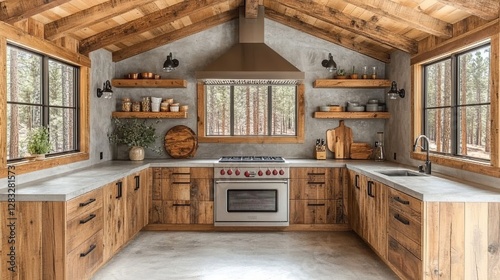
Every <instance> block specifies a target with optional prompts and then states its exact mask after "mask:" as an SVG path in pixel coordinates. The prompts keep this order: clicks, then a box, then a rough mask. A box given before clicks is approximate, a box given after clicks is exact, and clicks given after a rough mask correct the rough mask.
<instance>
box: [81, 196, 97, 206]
mask: <svg viewBox="0 0 500 280" xmlns="http://www.w3.org/2000/svg"><path fill="white" fill-rule="evenodd" d="M94 201H95V198H91V199H89V200H87V201H85V202H80V207H85V206H87V205H89V204H90V203H92V202H94Z"/></svg>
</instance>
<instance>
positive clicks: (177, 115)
mask: <svg viewBox="0 0 500 280" xmlns="http://www.w3.org/2000/svg"><path fill="white" fill-rule="evenodd" d="M111 116H112V117H113V118H119V119H134V118H135V119H185V118H187V116H188V113H187V112H113V113H111Z"/></svg>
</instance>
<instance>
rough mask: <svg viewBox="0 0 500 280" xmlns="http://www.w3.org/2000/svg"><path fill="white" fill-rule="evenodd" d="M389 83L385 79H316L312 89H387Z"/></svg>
mask: <svg viewBox="0 0 500 280" xmlns="http://www.w3.org/2000/svg"><path fill="white" fill-rule="evenodd" d="M390 86H391V81H389V80H386V79H318V80H315V81H314V83H313V87H314V88H387V87H390Z"/></svg>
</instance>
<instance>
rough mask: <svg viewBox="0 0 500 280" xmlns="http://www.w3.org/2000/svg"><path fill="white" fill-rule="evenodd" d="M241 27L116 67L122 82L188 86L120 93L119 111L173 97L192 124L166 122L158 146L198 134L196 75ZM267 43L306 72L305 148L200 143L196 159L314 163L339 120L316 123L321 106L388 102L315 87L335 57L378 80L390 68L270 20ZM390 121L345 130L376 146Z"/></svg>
mask: <svg viewBox="0 0 500 280" xmlns="http://www.w3.org/2000/svg"><path fill="white" fill-rule="evenodd" d="M237 31H238V30H237V21H231V22H228V23H225V24H222V25H219V26H216V27H214V28H211V29H208V30H206V31H203V32H201V33H198V34H194V35H192V36H189V37H187V38H183V39H181V40H178V41H175V42H172V43H170V44H167V45H164V46H162V47H159V48H156V49H153V50H151V51H148V52H145V53H142V54H140V55H137V56H134V57H131V58H129V59H126V60H123V61H119V62H117V63H116V65H115V77H122V76H123V75H125V74H127V73H130V72H134V73H135V72H141V71H147V72H155V73H159V74H161V76H162V78H180V79H186V80H187V81H188V86H187V88H185V89H154V88H132V89H126V88H114V89H113V91H114V92H115V95H116V97H117V104H116V107H117V109H119V108H120V101H119V100H120V99H121V98H123V97H131V98H132V99H134V100H140V98H141V97H142V96H156V97H164V98H165V97H172V98H174V99H175V100H176V101H178V102H180V103H181V104H187V105H189V111H188V112H189V117H188V118H187V119H180V120H176V119H163V120H162V121H161V122H160V123H159V124H158V125H157V132H158V134H159V135H160V139H159V140H158V141H157V145H159V146H163V137H164V135H165V133H166V132H167V131H168V129H170V128H171V127H173V126H175V125H180V124H183V125H186V126H188V127H190V128H192V129H193V130H194V131H195V132H196V131H197V123H196V105H197V98H196V79H195V71H196V70H201V69H203V67H204V66H206V65H207V64H209V63H210V62H212V61H213V60H214V59H216V58H217V57H218V56H219V55H221V54H222V53H224V52H225V51H227V50H228V49H229V48H230V47H231V46H232V45H233V44H235V43H237V40H238V32H237ZM265 42H266V44H268V45H269V46H270V47H272V48H273V49H274V50H275V51H276V52H278V53H279V54H280V55H282V56H283V57H285V58H286V59H287V60H288V61H290V62H291V63H292V64H294V65H295V66H296V67H297V68H299V69H300V70H301V71H303V72H305V81H304V84H305V100H306V108H305V111H306V118H305V124H306V125H305V127H306V131H305V134H306V137H305V142H304V144H247V143H242V144H209V143H200V145H199V148H198V151H197V153H196V156H195V157H196V158H216V157H219V156H221V155H243V154H253V155H259V154H260V155H281V156H285V157H288V158H312V157H313V147H314V143H315V139H316V138H326V135H325V132H326V130H327V129H330V128H335V127H337V126H338V120H328V119H314V118H313V113H314V112H315V111H316V110H317V107H318V106H320V105H326V104H345V102H347V101H351V100H352V101H360V102H362V103H366V102H367V101H368V99H372V98H377V99H379V100H384V99H385V94H384V93H385V91H386V90H387V89H314V88H313V87H312V83H313V81H314V80H315V79H318V78H330V77H331V75H332V74H331V73H329V72H327V71H326V70H325V68H323V67H322V66H321V61H322V60H323V59H326V58H327V57H328V53H332V55H333V58H334V60H335V61H336V63H337V65H338V67H340V68H344V69H345V70H346V71H348V72H350V69H352V66H355V67H356V69H357V71H358V72H359V71H361V69H362V67H363V66H364V65H367V66H369V67H371V66H377V69H378V71H377V72H378V76H379V77H384V74H385V64H384V63H382V62H380V61H378V60H375V59H372V58H370V57H367V56H364V55H362V54H359V53H357V52H354V51H351V50H348V49H345V48H343V47H341V46H338V45H335V44H332V43H329V42H327V41H324V40H321V39H318V38H315V37H313V36H310V35H308V34H306V33H303V32H300V31H297V30H294V29H292V28H288V27H286V26H284V25H281V24H279V23H276V22H274V21H271V20H268V19H266V20H265ZM170 52H172V53H173V55H174V58H177V59H178V60H179V61H180V65H179V67H178V68H177V69H176V70H175V71H173V72H171V73H165V72H162V70H161V68H162V65H163V61H164V60H165V59H166V56H167V55H168V54H169V53H170ZM384 122H385V121H384V120H346V121H345V124H346V125H347V126H349V127H351V128H352V130H353V135H354V140H355V141H357V142H369V143H371V144H373V142H374V141H375V135H376V132H378V131H384ZM328 156H329V157H332V155H331V154H329V155H328ZM146 157H147V158H168V156H167V155H161V156H159V155H156V154H154V153H152V152H150V151H146ZM115 158H118V159H123V158H127V153H126V149H125V148H124V147H121V148H119V149H117V152H116V154H115Z"/></svg>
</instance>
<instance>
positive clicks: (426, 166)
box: [413, 134, 431, 174]
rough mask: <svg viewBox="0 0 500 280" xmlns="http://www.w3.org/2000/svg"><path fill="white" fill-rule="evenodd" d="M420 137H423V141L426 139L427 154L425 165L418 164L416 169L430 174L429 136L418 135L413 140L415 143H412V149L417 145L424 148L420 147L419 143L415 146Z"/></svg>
mask: <svg viewBox="0 0 500 280" xmlns="http://www.w3.org/2000/svg"><path fill="white" fill-rule="evenodd" d="M420 138H424V139H425V141H427V150H426V152H427V155H426V158H425V167H424V166H423V165H419V166H418V171H419V172H425V173H426V174H431V161H430V160H429V138H427V136H425V135H423V134H422V135H420V136H418V137H417V139H416V140H415V144H413V151H415V150H416V149H417V147H420V148H422V149H424V147H422V146H421V145H419V146H417V144H418V141H419V140H420Z"/></svg>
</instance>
